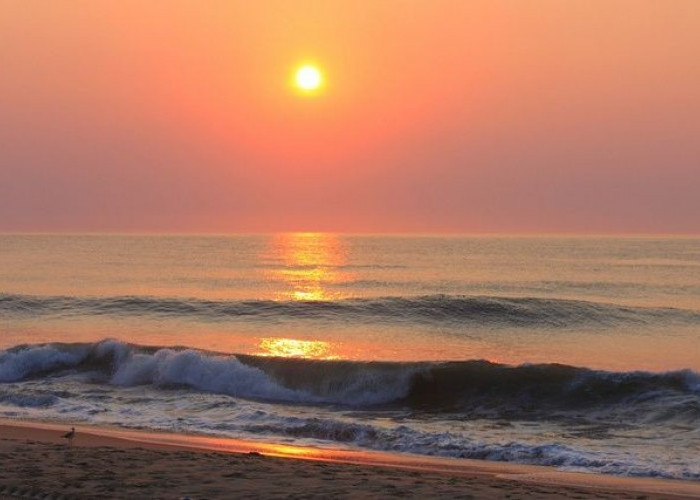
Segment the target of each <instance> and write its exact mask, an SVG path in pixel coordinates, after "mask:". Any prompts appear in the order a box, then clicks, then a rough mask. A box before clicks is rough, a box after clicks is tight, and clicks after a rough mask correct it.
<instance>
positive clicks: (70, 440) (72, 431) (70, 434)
mask: <svg viewBox="0 0 700 500" xmlns="http://www.w3.org/2000/svg"><path fill="white" fill-rule="evenodd" d="M61 437H63V438H65V439H67V440H68V445H69V446H73V438H74V437H75V427H71V428H70V431H69V432H66V433H65V434H64V435H63V436H61Z"/></svg>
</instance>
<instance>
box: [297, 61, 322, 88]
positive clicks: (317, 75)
mask: <svg viewBox="0 0 700 500" xmlns="http://www.w3.org/2000/svg"><path fill="white" fill-rule="evenodd" d="M294 84H295V85H296V87H297V88H298V89H300V90H302V91H304V92H313V91H315V90H318V89H320V88H321V86H322V85H323V75H322V74H321V71H320V70H319V69H318V68H317V67H316V66H314V65H312V64H305V65H303V66H301V67H300V68H299V69H297V72H296V74H295V75H294Z"/></svg>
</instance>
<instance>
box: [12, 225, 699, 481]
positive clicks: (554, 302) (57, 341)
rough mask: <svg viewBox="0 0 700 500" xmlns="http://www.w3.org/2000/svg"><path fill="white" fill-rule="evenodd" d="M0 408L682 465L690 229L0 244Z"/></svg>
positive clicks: (688, 427) (27, 239)
mask: <svg viewBox="0 0 700 500" xmlns="http://www.w3.org/2000/svg"><path fill="white" fill-rule="evenodd" d="M0 349H2V351H0V416H6V417H16V418H42V419H49V420H61V421H81V422H88V423H97V424H99V423H103V424H105V423H106V424H116V425H124V426H129V427H142V428H152V429H164V430H169V431H175V432H179V431H183V432H184V431H187V432H201V433H206V434H215V435H224V436H236V437H253V438H255V439H269V440H272V441H277V442H280V441H283V442H291V443H302V444H313V445H317V446H342V447H363V448H372V449H382V450H391V451H397V452H414V453H424V454H438V455H445V456H454V457H470V458H486V459H493V460H509V461H518V462H525V463H541V464H550V465H556V466H560V467H563V468H567V469H576V470H579V469H583V470H596V471H601V472H608V473H614V474H628V475H648V476H658V475H660V476H666V477H677V478H686V479H700V459H699V458H698V457H699V456H700V375H698V372H700V239H698V238H651V237H650V238H641V237H639V238H613V237H606V238H584V237H576V238H548V237H547V238H546V237H541V238H534V237H533V238H520V237H408V236H405V237H382V236H343V235H332V234H308V233H304V234H278V235H260V236H117V235H110V236H98V235H75V236H69V235H55V236H51V235H0Z"/></svg>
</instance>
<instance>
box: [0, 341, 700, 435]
mask: <svg viewBox="0 0 700 500" xmlns="http://www.w3.org/2000/svg"><path fill="white" fill-rule="evenodd" d="M74 376H80V377H82V378H83V379H84V378H85V377H89V378H90V380H92V381H93V382H96V383H101V384H107V385H110V386H122V387H133V386H141V385H148V386H153V387H154V388H158V389H164V390H167V389H171V388H187V389H189V390H193V391H199V392H203V393H216V394H223V395H228V396H233V397H238V398H244V399H246V398H247V399H251V400H259V401H266V402H273V403H274V402H279V403H295V404H304V405H339V406H343V407H348V408H354V409H358V408H371V409H372V410H373V411H385V410H386V411H391V410H397V409H402V410H409V411H411V412H412V414H422V415H426V416H429V415H441V416H445V415H450V414H452V415H454V416H455V417H457V416H458V417H459V418H494V419H496V418H501V419H502V418H507V419H514V418H517V419H534V420H537V419H541V418H548V419H551V418H557V417H561V418H565V417H571V416H577V417H580V416H585V418H586V419H587V420H595V419H598V418H600V419H603V420H605V419H610V418H618V419H620V418H624V419H626V420H633V421H637V422H638V421H640V420H644V421H655V422H664V421H671V420H672V421H674V422H677V423H684V424H688V423H700V375H699V374H698V373H695V372H693V371H691V370H680V371H672V372H663V373H652V372H641V371H635V372H608V371H599V370H591V369H587V368H579V367H573V366H566V365H557V364H538V365H520V366H508V365H501V364H496V363H491V362H488V361H482V360H476V361H456V362H414V363H399V362H357V361H319V360H304V359H291V358H271V357H259V356H251V355H235V356H234V355H223V354H216V353H210V352H205V351H197V350H193V349H184V348H183V349H177V348H157V347H144V346H137V345H129V344H125V343H122V342H119V341H115V340H105V341H102V342H99V343H94V344H46V345H25V346H16V347H13V348H11V349H8V350H6V351H2V352H0V382H5V383H9V382H20V381H25V380H30V379H42V378H57V377H74ZM41 404H48V402H47V401H45V400H42V401H41Z"/></svg>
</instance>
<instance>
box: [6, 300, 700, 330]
mask: <svg viewBox="0 0 700 500" xmlns="http://www.w3.org/2000/svg"><path fill="white" fill-rule="evenodd" d="M0 312H3V313H5V314H13V315H32V316H33V317H36V316H37V315H46V316H58V317H63V316H82V315H89V316H100V315H117V316H118V315H128V316H140V317H154V318H159V317H160V318H162V317H177V318H194V319H198V320H204V321H234V320H237V321H265V320H281V319H284V320H292V319H302V320H314V321H336V322H338V321H340V322H365V323H376V322H398V323H411V324H414V323H418V324H425V323H429V324H435V323H439V324H445V323H447V324H451V325H458V326H459V325H475V326H495V327H499V326H500V327H549V328H571V327H577V326H603V327H604V326H617V325H621V324H637V325H640V324H653V323H658V322H665V323H669V322H670V323H681V324H700V312H697V311H692V310H684V309H674V308H646V307H628V306H620V305H614V304H604V303H598V302H589V301H581V300H565V299H546V298H533V297H490V296H458V295H425V296H415V297H378V298H354V299H344V300H336V301H273V300H246V301H214V300H200V299H178V298H171V299H168V298H156V297H148V296H121V297H67V296H30V295H12V294H0Z"/></svg>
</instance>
